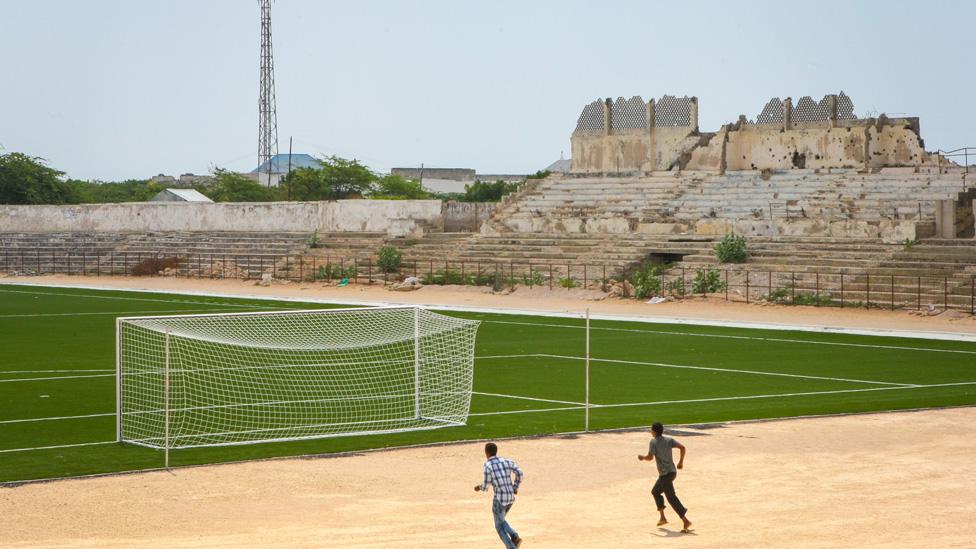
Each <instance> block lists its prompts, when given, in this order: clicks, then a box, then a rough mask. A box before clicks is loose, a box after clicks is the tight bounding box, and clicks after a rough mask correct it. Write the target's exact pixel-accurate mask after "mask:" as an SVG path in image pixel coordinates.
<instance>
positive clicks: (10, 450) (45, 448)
mask: <svg viewBox="0 0 976 549" xmlns="http://www.w3.org/2000/svg"><path fill="white" fill-rule="evenodd" d="M116 442H118V441H116V440H106V441H103V442H81V443H78V444H58V445H57V446H37V447H35V448H10V449H9V450H0V454H6V453H9V452H30V451H31V450H54V449H57V448H77V447H79V446H97V445H99V444H115V443H116Z"/></svg>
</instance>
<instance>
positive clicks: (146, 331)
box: [116, 306, 480, 453]
mask: <svg viewBox="0 0 976 549" xmlns="http://www.w3.org/2000/svg"><path fill="white" fill-rule="evenodd" d="M479 324H480V323H479V322H478V321H473V320H466V319H459V318H454V317H450V316H446V315H442V314H438V313H434V312H432V311H429V310H427V309H424V308H421V307H412V306H411V307H406V306H391V307H370V308H349V309H321V310H310V311H283V312H261V313H226V314H203V315H180V316H156V317H129V318H120V319H118V321H117V323H116V348H117V351H116V352H117V356H116V368H117V375H116V387H117V388H116V391H117V394H116V399H117V416H118V418H117V419H118V422H117V423H118V426H117V431H118V434H117V436H118V440H119V441H120V442H125V443H132V444H137V445H142V446H147V447H150V448H156V449H161V450H164V451H166V452H167V453H168V451H169V450H170V449H180V448H194V447H204V446H228V445H237V444H253V443H259V442H274V441H289V440H302V439H313V438H323V437H332V436H346V435H362V434H379V433H394V432H402V431H414V430H422V429H437V428H441V427H449V426H456V425H464V424H465V423H466V422H467V417H468V412H469V410H470V405H471V391H472V382H473V371H474V343H475V336H476V334H477V329H478V326H479Z"/></svg>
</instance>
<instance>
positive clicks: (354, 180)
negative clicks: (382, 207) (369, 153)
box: [322, 156, 376, 200]
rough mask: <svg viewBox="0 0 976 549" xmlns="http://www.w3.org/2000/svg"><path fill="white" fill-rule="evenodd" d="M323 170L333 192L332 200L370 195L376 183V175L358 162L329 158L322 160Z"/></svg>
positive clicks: (336, 157) (335, 157) (334, 157)
mask: <svg viewBox="0 0 976 549" xmlns="http://www.w3.org/2000/svg"><path fill="white" fill-rule="evenodd" d="M322 170H323V171H324V172H325V178H326V181H327V182H328V184H329V187H330V189H331V192H332V195H331V196H330V197H329V199H331V200H337V199H340V198H357V197H362V196H364V195H366V194H369V192H370V191H371V190H372V188H373V183H374V182H375V181H376V174H374V173H373V172H371V171H370V170H369V168H367V167H366V166H363V165H362V164H360V163H359V161H358V160H346V159H345V158H339V157H338V156H329V157H326V158H323V159H322Z"/></svg>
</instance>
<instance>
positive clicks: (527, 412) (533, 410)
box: [468, 406, 586, 417]
mask: <svg viewBox="0 0 976 549" xmlns="http://www.w3.org/2000/svg"><path fill="white" fill-rule="evenodd" d="M584 409H586V406H566V407H563V408H534V409H532V410H506V411H504V412H477V413H473V414H468V416H469V417H470V416H504V415H507V414H534V413H539V412H565V411H567V410H584Z"/></svg>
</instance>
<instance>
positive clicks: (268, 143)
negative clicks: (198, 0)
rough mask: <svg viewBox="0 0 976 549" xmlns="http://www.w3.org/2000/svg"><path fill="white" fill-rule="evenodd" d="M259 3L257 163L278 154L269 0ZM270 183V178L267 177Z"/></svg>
mask: <svg viewBox="0 0 976 549" xmlns="http://www.w3.org/2000/svg"><path fill="white" fill-rule="evenodd" d="M259 2H260V3H261V93H260V96H259V97H258V119H259V122H258V165H259V166H260V165H261V164H263V163H265V162H268V163H269V165H268V172H269V173H270V171H271V167H270V162H271V159H272V157H274V155H276V154H278V111H277V107H276V106H275V84H274V54H273V53H272V51H271V0H259ZM268 182H269V184H270V179H269V181H268Z"/></svg>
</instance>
